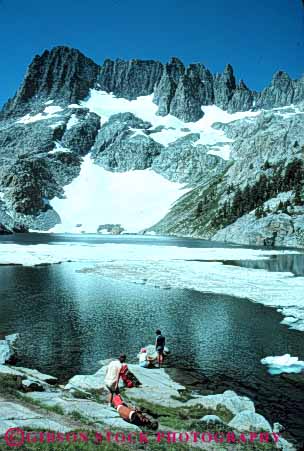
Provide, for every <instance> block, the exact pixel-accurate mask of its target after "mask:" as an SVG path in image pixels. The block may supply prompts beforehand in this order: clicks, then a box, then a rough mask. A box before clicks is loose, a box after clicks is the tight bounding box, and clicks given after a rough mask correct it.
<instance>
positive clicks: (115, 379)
mask: <svg viewBox="0 0 304 451" xmlns="http://www.w3.org/2000/svg"><path fill="white" fill-rule="evenodd" d="M126 359H127V357H126V355H125V354H120V356H119V357H118V359H117V360H113V362H110V363H109V365H108V366H107V369H106V374H105V378H104V383H105V386H106V387H107V389H108V390H109V392H110V394H109V406H110V407H112V400H113V395H114V394H119V387H118V383H119V379H120V376H121V368H122V366H123V363H124V362H125V361H126Z"/></svg>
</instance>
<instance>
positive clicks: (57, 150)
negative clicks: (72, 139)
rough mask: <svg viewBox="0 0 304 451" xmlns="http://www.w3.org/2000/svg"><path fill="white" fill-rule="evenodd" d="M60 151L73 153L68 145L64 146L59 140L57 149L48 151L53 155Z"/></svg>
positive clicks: (56, 145)
mask: <svg viewBox="0 0 304 451" xmlns="http://www.w3.org/2000/svg"><path fill="white" fill-rule="evenodd" d="M60 152H65V153H66V152H69V153H72V151H71V150H70V149H68V148H67V147H63V146H62V145H61V144H60V143H58V142H56V143H55V149H53V150H50V151H49V152H48V154H51V155H53V154H55V153H60Z"/></svg>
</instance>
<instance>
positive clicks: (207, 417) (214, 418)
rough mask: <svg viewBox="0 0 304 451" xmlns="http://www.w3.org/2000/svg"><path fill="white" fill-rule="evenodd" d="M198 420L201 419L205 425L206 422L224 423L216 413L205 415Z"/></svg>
mask: <svg viewBox="0 0 304 451" xmlns="http://www.w3.org/2000/svg"><path fill="white" fill-rule="evenodd" d="M200 421H202V422H203V423H206V424H207V425H208V424H226V423H225V422H224V421H223V420H221V418H220V417H218V416H217V415H205V416H203V417H202V418H201V419H200Z"/></svg>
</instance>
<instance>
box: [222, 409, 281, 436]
mask: <svg viewBox="0 0 304 451" xmlns="http://www.w3.org/2000/svg"><path fill="white" fill-rule="evenodd" d="M228 426H230V427H231V428H233V429H237V430H238V431H240V432H250V431H257V432H260V431H267V432H271V431H272V429H271V426H270V424H269V422H268V421H267V420H266V419H265V418H264V417H263V416H262V415H260V414H258V413H256V412H253V411H251V410H243V411H242V412H240V413H238V414H237V415H236V416H235V417H234V418H233V419H232V420H231V421H230V422H229V423H228Z"/></svg>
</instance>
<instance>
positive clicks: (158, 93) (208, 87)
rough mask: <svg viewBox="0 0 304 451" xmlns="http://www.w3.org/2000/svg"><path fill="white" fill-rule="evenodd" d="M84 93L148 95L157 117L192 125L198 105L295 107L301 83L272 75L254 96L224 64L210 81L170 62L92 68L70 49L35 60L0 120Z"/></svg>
mask: <svg viewBox="0 0 304 451" xmlns="http://www.w3.org/2000/svg"><path fill="white" fill-rule="evenodd" d="M90 88H95V89H100V90H102V91H106V92H108V93H110V92H111V93H113V94H114V95H115V96H117V97H123V98H125V99H128V100H134V99H136V98H137V97H139V96H146V95H151V94H154V102H155V103H156V104H157V105H158V107H159V109H158V114H159V115H161V116H164V115H167V114H169V113H170V114H172V115H173V116H176V117H178V118H179V119H181V120H183V121H185V122H194V121H197V120H198V119H200V118H201V117H202V116H203V112H202V110H201V106H203V105H216V106H218V107H220V108H222V109H224V110H227V111H229V112H231V113H233V112H236V111H248V110H250V109H251V108H254V109H262V108H264V109H271V108H276V107H282V106H287V105H291V104H293V103H298V102H300V101H301V100H303V96H304V77H302V78H301V79H300V80H292V79H291V78H290V77H289V75H288V74H287V73H286V72H284V71H278V72H276V74H275V75H274V76H273V79H272V80H271V83H270V85H269V86H268V87H266V88H265V89H264V90H263V91H262V92H260V93H258V92H256V91H252V90H250V89H249V88H248V87H247V86H246V84H245V83H244V81H242V80H241V81H240V82H239V84H238V83H237V82H236V79H235V76H234V71H233V68H232V66H231V65H230V64H227V66H226V67H225V69H224V71H223V73H219V74H215V75H213V74H212V73H211V72H210V71H209V69H207V68H206V67H205V66H204V65H203V64H201V63H195V64H190V65H189V67H185V66H184V64H183V63H182V61H180V60H179V59H178V58H176V57H173V58H171V60H170V61H169V62H168V63H167V64H163V63H161V62H159V61H153V60H131V61H124V60H119V59H118V60H115V61H113V60H110V59H107V60H105V61H104V63H103V64H102V65H98V64H96V63H95V62H94V61H92V60H91V59H90V58H87V57H85V56H84V55H83V54H82V53H81V52H79V51H78V50H76V49H70V48H69V47H63V46H59V47H55V48H53V49H52V50H51V51H48V50H46V51H45V52H43V54H42V55H41V56H39V55H36V56H35V58H34V59H33V61H32V63H31V64H30V66H29V68H28V70H27V72H26V74H25V77H24V81H23V83H22V84H21V86H20V88H19V90H18V91H17V93H16V95H15V96H14V97H13V98H12V99H9V100H8V102H7V103H6V104H5V105H4V108H3V110H2V112H1V117H2V118H9V117H11V116H18V115H22V114H25V113H27V112H33V111H34V110H35V108H34V103H36V105H37V101H38V100H41V101H46V100H49V99H52V100H54V99H55V100H56V103H58V102H59V104H62V105H64V104H66V105H67V104H72V103H77V102H78V101H79V100H82V99H84V98H85V97H86V96H87V95H88V94H89V90H90ZM57 101H58V102H57Z"/></svg>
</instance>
